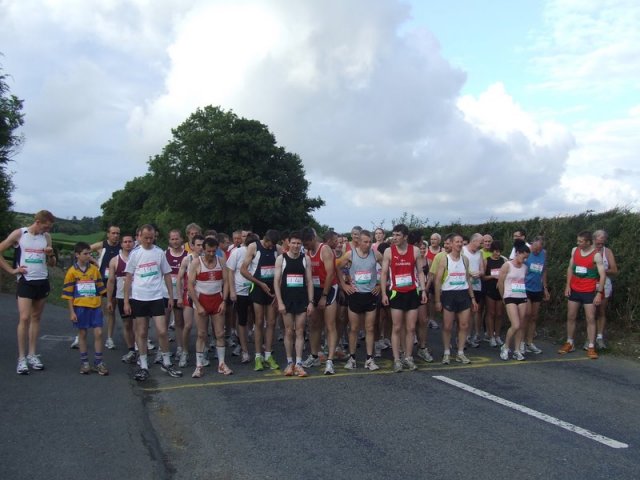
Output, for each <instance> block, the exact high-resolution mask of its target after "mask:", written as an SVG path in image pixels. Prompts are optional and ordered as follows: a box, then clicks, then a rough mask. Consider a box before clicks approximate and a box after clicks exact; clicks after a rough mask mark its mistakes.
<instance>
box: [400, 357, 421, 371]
mask: <svg viewBox="0 0 640 480" xmlns="http://www.w3.org/2000/svg"><path fill="white" fill-rule="evenodd" d="M402 364H403V365H404V366H405V367H407V368H408V369H409V371H411V372H413V371H414V370H417V369H418V367H417V366H416V364H415V362H414V361H413V357H407V358H405V359H404V361H403V362H402Z"/></svg>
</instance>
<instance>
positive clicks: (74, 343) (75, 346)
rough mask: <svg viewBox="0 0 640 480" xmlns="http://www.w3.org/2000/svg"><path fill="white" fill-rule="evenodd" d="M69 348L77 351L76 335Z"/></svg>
mask: <svg viewBox="0 0 640 480" xmlns="http://www.w3.org/2000/svg"><path fill="white" fill-rule="evenodd" d="M70 348H73V349H76V350H77V349H78V336H77V335H76V337H75V338H74V339H73V342H71V346H70Z"/></svg>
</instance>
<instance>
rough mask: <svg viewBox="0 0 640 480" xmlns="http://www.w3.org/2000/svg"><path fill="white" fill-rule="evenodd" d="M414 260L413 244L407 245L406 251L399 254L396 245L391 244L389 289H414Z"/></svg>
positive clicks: (410, 290) (406, 290) (401, 290)
mask: <svg viewBox="0 0 640 480" xmlns="http://www.w3.org/2000/svg"><path fill="white" fill-rule="evenodd" d="M415 262H416V259H415V256H414V252H413V245H407V251H406V252H405V253H404V254H400V252H399V251H398V247H397V246H396V245H391V262H390V263H389V279H390V280H391V290H395V291H397V292H412V291H414V290H416V263H415Z"/></svg>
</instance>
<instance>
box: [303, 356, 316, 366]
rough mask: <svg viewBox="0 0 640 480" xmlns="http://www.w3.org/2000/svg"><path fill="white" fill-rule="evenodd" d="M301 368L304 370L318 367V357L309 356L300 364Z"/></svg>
mask: <svg viewBox="0 0 640 480" xmlns="http://www.w3.org/2000/svg"><path fill="white" fill-rule="evenodd" d="M302 366H303V367H304V368H311V367H319V366H320V357H314V356H313V355H309V356H308V357H307V359H306V360H305V361H304V362H302Z"/></svg>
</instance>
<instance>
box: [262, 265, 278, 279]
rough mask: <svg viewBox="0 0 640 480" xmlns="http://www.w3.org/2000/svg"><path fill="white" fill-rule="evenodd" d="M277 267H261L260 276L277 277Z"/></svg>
mask: <svg viewBox="0 0 640 480" xmlns="http://www.w3.org/2000/svg"><path fill="white" fill-rule="evenodd" d="M275 271H276V267H275V266H270V267H260V276H261V277H262V278H273V277H274V276H275Z"/></svg>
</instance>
